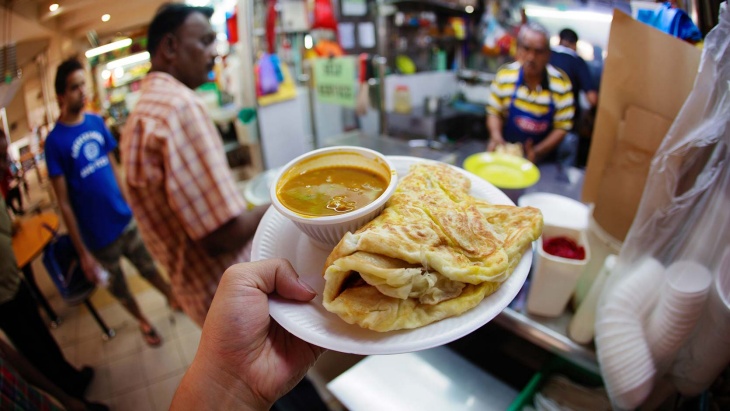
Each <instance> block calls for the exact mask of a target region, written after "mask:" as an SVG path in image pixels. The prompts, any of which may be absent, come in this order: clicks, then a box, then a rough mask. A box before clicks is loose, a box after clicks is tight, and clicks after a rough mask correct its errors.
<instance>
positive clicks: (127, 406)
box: [110, 387, 154, 411]
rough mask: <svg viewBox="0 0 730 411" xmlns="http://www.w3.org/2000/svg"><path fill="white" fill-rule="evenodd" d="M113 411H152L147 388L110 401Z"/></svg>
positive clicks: (150, 396)
mask: <svg viewBox="0 0 730 411" xmlns="http://www.w3.org/2000/svg"><path fill="white" fill-rule="evenodd" d="M110 403H111V404H112V407H113V409H114V411H153V410H154V407H153V405H152V395H151V394H150V392H149V388H147V387H143V388H140V389H137V390H134V391H130V392H128V393H126V394H121V395H118V396H116V397H114V398H112V400H111V401H110Z"/></svg>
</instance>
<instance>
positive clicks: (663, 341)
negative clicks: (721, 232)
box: [646, 261, 712, 371]
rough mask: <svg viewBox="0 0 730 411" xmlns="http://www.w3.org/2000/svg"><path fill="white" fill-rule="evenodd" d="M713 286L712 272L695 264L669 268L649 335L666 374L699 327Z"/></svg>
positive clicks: (690, 263)
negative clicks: (683, 345) (700, 317)
mask: <svg viewBox="0 0 730 411" xmlns="http://www.w3.org/2000/svg"><path fill="white" fill-rule="evenodd" d="M711 284H712V274H710V271H709V270H708V269H707V268H706V267H705V266H703V265H702V264H699V263H696V262H694V261H677V262H675V263H673V264H672V265H670V266H669V268H667V270H666V272H665V281H664V284H662V286H661V293H660V296H659V301H658V303H657V305H656V307H655V308H654V310H653V311H652V313H651V317H650V319H649V325H648V328H647V332H646V339H647V342H648V344H649V348H650V349H651V354H652V357H653V358H654V362H655V364H657V367H658V369H659V370H664V371H666V367H668V366H669V365H670V364H671V362H672V361H673V360H674V357H675V356H676V354H677V351H678V350H679V348H680V347H681V346H682V344H684V343H685V341H686V340H687V337H689V335H690V333H691V332H692V330H693V329H694V328H695V326H696V325H697V319H698V318H699V316H700V314H701V313H702V310H703V308H704V306H705V302H706V300H707V293H708V292H709V290H710V285H711Z"/></svg>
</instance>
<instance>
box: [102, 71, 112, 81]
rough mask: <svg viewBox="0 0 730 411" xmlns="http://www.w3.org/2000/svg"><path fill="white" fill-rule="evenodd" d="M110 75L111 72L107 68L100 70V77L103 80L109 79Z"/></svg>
mask: <svg viewBox="0 0 730 411" xmlns="http://www.w3.org/2000/svg"><path fill="white" fill-rule="evenodd" d="M111 76H112V72H111V71H109V70H104V71H102V72H101V78H102V79H103V80H109V77H111Z"/></svg>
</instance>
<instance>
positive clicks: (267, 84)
mask: <svg viewBox="0 0 730 411" xmlns="http://www.w3.org/2000/svg"><path fill="white" fill-rule="evenodd" d="M275 60H277V59H272V55H271V54H263V55H262V56H261V58H260V59H259V64H258V83H259V86H260V89H261V95H267V94H273V93H276V92H277V91H278V90H279V79H278V76H277V74H276V70H277V67H276V66H275Z"/></svg>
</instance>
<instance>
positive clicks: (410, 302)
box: [323, 163, 542, 331]
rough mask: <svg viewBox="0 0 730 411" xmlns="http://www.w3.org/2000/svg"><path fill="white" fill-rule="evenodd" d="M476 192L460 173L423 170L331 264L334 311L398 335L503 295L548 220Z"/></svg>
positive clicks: (414, 171) (345, 242)
mask: <svg viewBox="0 0 730 411" xmlns="http://www.w3.org/2000/svg"><path fill="white" fill-rule="evenodd" d="M470 185H471V182H470V180H469V178H468V177H467V176H465V175H464V174H462V173H460V172H458V171H456V170H455V169H453V168H452V167H450V166H447V165H441V164H428V163H420V164H416V165H414V166H413V167H412V168H411V170H410V172H409V173H408V174H407V175H406V176H405V177H404V178H403V179H402V180H401V181H400V182H399V184H398V188H397V189H396V191H395V193H394V194H393V196H392V197H391V198H390V200H388V203H387V206H386V208H385V209H384V210H383V212H382V213H381V214H380V215H379V216H378V217H376V218H375V219H374V220H372V221H371V222H369V223H368V224H366V225H365V226H363V227H362V228H360V229H359V230H357V231H356V232H355V233H354V234H353V233H347V234H346V235H345V236H344V237H343V238H342V240H341V241H340V242H339V243H338V244H337V246H336V247H335V249H334V250H333V251H332V253H331V254H330V256H329V257H328V259H327V262H326V263H325V269H324V278H325V289H324V295H323V302H324V307H325V308H326V309H327V310H328V311H331V312H333V313H335V314H337V315H339V316H340V317H341V318H342V319H343V320H345V321H346V322H348V323H350V324H358V325H360V326H361V327H364V328H369V329H371V330H375V331H391V330H399V329H408V328H417V327H421V326H424V325H426V324H430V323H432V322H434V321H438V320H441V319H444V318H447V317H452V316H455V315H459V314H461V313H463V312H465V311H467V310H469V309H471V308H473V307H475V306H476V305H477V304H479V303H480V302H481V301H482V300H483V299H484V298H485V297H486V296H488V295H490V294H492V293H493V292H495V291H496V290H497V289H498V288H499V286H500V285H501V283H502V282H504V281H505V280H506V279H507V278H509V276H510V274H512V271H514V269H515V267H516V266H517V264H518V263H519V261H520V259H521V257H522V254H523V252H524V251H525V250H526V249H527V247H529V245H530V243H531V242H532V241H534V240H536V239H537V238H538V237H539V236H540V234H541V233H542V214H541V213H540V211H539V210H538V209H535V208H531V207H514V206H504V205H495V204H490V203H487V202H485V201H482V200H478V199H475V198H473V197H471V196H470V195H469V188H470Z"/></svg>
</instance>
